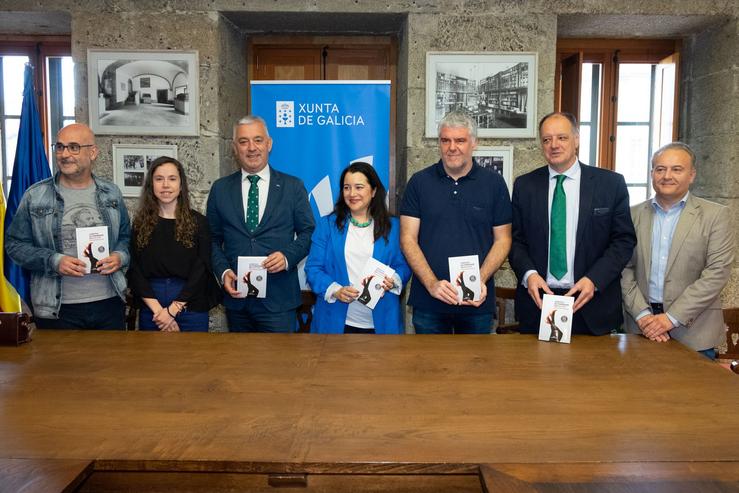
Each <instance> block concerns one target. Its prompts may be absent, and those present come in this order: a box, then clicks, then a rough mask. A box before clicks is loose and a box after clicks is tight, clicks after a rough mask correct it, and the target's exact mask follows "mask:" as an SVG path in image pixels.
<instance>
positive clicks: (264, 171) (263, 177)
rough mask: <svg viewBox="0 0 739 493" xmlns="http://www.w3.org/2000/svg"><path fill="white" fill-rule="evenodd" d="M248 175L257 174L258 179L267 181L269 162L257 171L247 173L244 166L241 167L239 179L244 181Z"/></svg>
mask: <svg viewBox="0 0 739 493" xmlns="http://www.w3.org/2000/svg"><path fill="white" fill-rule="evenodd" d="M250 175H257V176H258V177H259V179H260V180H262V181H264V182H265V183H266V182H268V181H269V164H268V165H267V166H265V167H264V168H262V170H261V171H260V172H259V173H249V172H247V171H246V170H245V169H244V168H241V181H246V180H247V176H250Z"/></svg>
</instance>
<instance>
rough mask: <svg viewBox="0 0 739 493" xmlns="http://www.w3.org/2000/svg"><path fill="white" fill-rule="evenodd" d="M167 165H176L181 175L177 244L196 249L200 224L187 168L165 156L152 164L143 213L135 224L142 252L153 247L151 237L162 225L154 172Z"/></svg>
mask: <svg viewBox="0 0 739 493" xmlns="http://www.w3.org/2000/svg"><path fill="white" fill-rule="evenodd" d="M164 164H173V165H174V166H175V168H177V172H178V173H179V175H180V195H179V197H178V198H177V207H176V209H175V240H177V241H179V242H180V243H181V244H182V245H184V246H185V247H187V248H192V247H193V245H194V241H193V240H194V238H195V229H196V227H197V224H196V222H195V216H194V215H193V213H192V209H191V208H190V190H189V188H188V186H187V177H186V176H185V168H183V166H182V163H180V162H179V161H177V160H176V159H174V158H171V157H168V156H161V157H158V158H156V159H155V160H154V161H152V163H151V166H150V167H149V171H147V172H146V180H145V181H144V187H143V189H142V190H141V198H140V199H139V209H138V210H137V211H136V217H135V218H134V220H133V227H134V229H135V230H136V235H137V238H136V245H135V247H136V248H138V249H139V250H142V249H143V248H144V247H146V245H148V244H149V239H151V233H152V232H153V231H154V227H156V225H157V222H158V221H159V201H158V200H157V198H156V197H155V196H154V183H153V182H154V171H156V169H157V168H158V167H160V166H162V165H164Z"/></svg>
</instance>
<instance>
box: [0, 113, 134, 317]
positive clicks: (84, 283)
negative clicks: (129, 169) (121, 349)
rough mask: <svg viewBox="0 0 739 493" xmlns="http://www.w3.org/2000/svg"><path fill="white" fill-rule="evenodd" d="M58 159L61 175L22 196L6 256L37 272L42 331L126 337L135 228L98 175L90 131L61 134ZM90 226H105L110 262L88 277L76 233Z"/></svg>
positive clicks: (114, 190) (115, 192)
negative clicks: (108, 332) (111, 332)
mask: <svg viewBox="0 0 739 493" xmlns="http://www.w3.org/2000/svg"><path fill="white" fill-rule="evenodd" d="M54 152H55V154H56V162H57V167H58V169H59V171H58V172H57V173H56V174H55V175H54V176H53V177H52V178H47V179H46V180H42V181H40V182H38V183H36V184H34V185H32V186H31V187H29V188H28V190H27V191H26V193H25V194H24V195H23V198H22V199H21V203H20V206H19V207H18V212H17V213H16V215H15V217H13V222H12V223H11V225H10V227H9V228H8V230H7V232H6V240H5V249H6V251H7V253H8V255H9V256H10V258H11V259H13V261H15V262H16V263H17V264H18V265H20V266H21V267H23V268H24V269H27V270H29V271H31V301H32V305H33V306H32V309H33V312H34V316H35V319H36V325H37V327H39V328H49V329H51V328H53V329H122V328H123V327H124V310H125V305H124V299H125V293H126V278H125V274H124V272H125V269H126V268H127V267H128V261H129V254H128V242H129V237H130V234H131V227H130V223H129V219H128V212H127V211H126V207H125V205H124V203H123V197H122V195H121V191H120V190H119V189H118V187H117V186H116V185H115V184H113V183H111V182H109V181H106V180H103V179H101V178H98V177H96V176H94V175H93V174H92V164H93V163H94V161H95V159H96V158H97V156H98V152H99V151H98V148H97V146H96V145H95V136H94V135H93V133H92V131H91V130H90V128H89V127H87V126H86V125H82V124H79V123H74V124H71V125H68V126H66V127H64V128H63V129H61V130H60V131H59V134H58V135H57V142H56V144H54ZM91 226H107V231H108V251H109V252H110V255H109V256H107V257H105V258H101V259H96V270H97V272H94V271H93V272H92V273H86V264H85V262H83V261H82V260H80V259H79V258H78V249H77V237H76V231H77V228H83V227H91ZM93 253H97V252H90V255H91V256H92V254H93Z"/></svg>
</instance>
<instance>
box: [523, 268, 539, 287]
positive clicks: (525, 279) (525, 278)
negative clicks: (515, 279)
mask: <svg viewBox="0 0 739 493" xmlns="http://www.w3.org/2000/svg"><path fill="white" fill-rule="evenodd" d="M531 274H536V271H535V270H533V269H532V270H527V271H526V273H525V274H524V275H523V280H522V281H521V284H523V287H525V288H526V289H529V277H531Z"/></svg>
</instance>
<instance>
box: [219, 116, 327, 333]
mask: <svg viewBox="0 0 739 493" xmlns="http://www.w3.org/2000/svg"><path fill="white" fill-rule="evenodd" d="M271 150H272V139H271V138H270V136H269V132H268V130H267V125H266V123H265V122H264V120H263V119H262V118H260V117H258V116H251V115H250V116H245V117H243V118H241V119H240V120H239V121H238V122H237V123H236V125H234V134H233V151H234V155H235V157H236V160H237V161H238V163H239V165H240V167H241V169H240V170H239V171H237V172H235V173H233V174H231V175H229V176H225V177H223V178H220V179H219V180H217V181H216V182H215V183H214V184H213V187H212V188H211V190H210V195H209V196H208V211H207V218H208V223H209V224H210V230H211V238H212V241H213V253H212V257H213V271H214V273H215V274H216V276H218V277H219V278H220V279H221V283H222V285H223V289H224V290H225V291H226V294H228V296H226V297H225V298H224V302H223V304H224V306H225V307H226V317H227V319H228V326H229V330H230V331H231V332H292V331H294V330H295V328H296V324H297V318H296V315H295V310H296V308H297V307H298V306H299V305H300V303H301V301H300V284H299V281H298V270H297V268H298V263H299V262H300V261H301V260H302V259H303V258H305V257H306V256H307V255H308V250H309V249H310V239H311V235H312V234H313V229H314V228H315V221H314V220H313V211H312V210H311V207H310V203H309V202H308V194H307V192H306V190H305V186H304V185H303V182H302V181H301V180H299V179H298V178H296V177H294V176H291V175H288V174H285V173H281V172H279V171H277V170H276V169H274V168H273V167H272V166H270V165H269V164H268V160H269V153H270V151H271ZM239 256H249V257H251V256H255V257H262V256H264V257H267V259H266V260H265V261H264V263H263V266H264V268H265V269H267V273H268V274H267V297H266V298H256V297H245V295H246V293H240V292H238V291H237V289H236V286H237V284H236V272H237V270H238V269H237V262H238V257H239Z"/></svg>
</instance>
